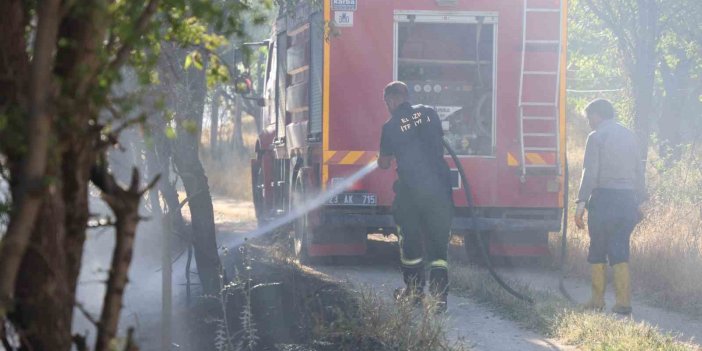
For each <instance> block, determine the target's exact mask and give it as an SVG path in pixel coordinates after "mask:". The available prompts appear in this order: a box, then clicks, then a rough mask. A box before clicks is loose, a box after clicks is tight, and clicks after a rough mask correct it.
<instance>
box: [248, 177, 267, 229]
mask: <svg viewBox="0 0 702 351" xmlns="http://www.w3.org/2000/svg"><path fill="white" fill-rule="evenodd" d="M251 175H252V177H251V178H252V179H251V194H252V195H253V203H254V211H255V212H256V220H257V221H258V225H259V226H261V225H263V224H264V223H265V218H266V205H265V198H264V194H265V190H264V189H265V186H266V185H265V183H264V176H263V167H261V165H260V164H258V165H257V166H255V167H254V168H253V169H252V170H251Z"/></svg>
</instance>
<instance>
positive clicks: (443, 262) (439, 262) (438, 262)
mask: <svg viewBox="0 0 702 351" xmlns="http://www.w3.org/2000/svg"><path fill="white" fill-rule="evenodd" d="M429 267H431V269H434V268H443V269H448V261H446V260H436V261H431V263H430V264H429Z"/></svg>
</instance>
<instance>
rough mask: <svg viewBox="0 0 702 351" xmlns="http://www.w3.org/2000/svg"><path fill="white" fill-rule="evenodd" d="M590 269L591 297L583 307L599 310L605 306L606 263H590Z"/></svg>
mask: <svg viewBox="0 0 702 351" xmlns="http://www.w3.org/2000/svg"><path fill="white" fill-rule="evenodd" d="M591 270H592V297H591V298H590V301H588V302H587V303H586V304H585V306H584V307H585V308H586V309H589V310H597V311H601V310H602V309H604V307H605V301H604V293H605V286H606V285H607V264H605V263H595V264H593V265H592V267H591Z"/></svg>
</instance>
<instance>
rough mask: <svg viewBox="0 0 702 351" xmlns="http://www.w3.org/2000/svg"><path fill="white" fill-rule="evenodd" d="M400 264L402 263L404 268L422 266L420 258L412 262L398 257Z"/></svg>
mask: <svg viewBox="0 0 702 351" xmlns="http://www.w3.org/2000/svg"><path fill="white" fill-rule="evenodd" d="M400 263H402V265H403V266H405V267H416V266H419V265H421V264H422V258H421V257H420V258H417V259H414V260H408V259H405V258H404V257H400Z"/></svg>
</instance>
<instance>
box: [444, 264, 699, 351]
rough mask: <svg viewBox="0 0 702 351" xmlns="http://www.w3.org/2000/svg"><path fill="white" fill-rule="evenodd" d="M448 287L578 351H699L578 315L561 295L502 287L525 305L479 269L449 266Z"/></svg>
mask: <svg viewBox="0 0 702 351" xmlns="http://www.w3.org/2000/svg"><path fill="white" fill-rule="evenodd" d="M452 267H453V268H452V270H451V286H452V290H453V291H454V292H455V293H457V294H459V295H467V296H469V297H471V298H473V299H475V300H477V301H480V302H482V303H486V304H488V305H490V306H492V307H493V308H494V309H495V310H496V311H497V312H499V313H500V314H501V315H503V316H505V317H507V318H509V319H511V320H514V321H517V322H519V323H520V324H521V325H523V326H525V327H526V328H529V329H532V330H534V331H537V332H539V333H541V334H543V335H546V336H548V337H552V338H555V339H558V340H559V341H561V342H563V343H565V344H567V345H574V346H577V347H578V349H581V350H588V351H589V350H592V351H600V350H622V351H624V350H627V351H628V350H646V351H648V350H671V351H677V350H692V351H694V350H699V348H697V347H696V346H695V345H690V344H685V343H681V342H678V341H676V340H675V338H674V336H673V335H671V334H668V333H661V332H660V331H659V330H657V329H656V328H655V327H653V326H650V325H648V324H646V323H637V322H635V321H633V320H630V319H626V318H616V317H614V316H613V315H607V314H603V313H591V312H587V311H582V310H581V309H580V308H579V307H578V306H574V305H572V304H570V303H568V301H566V300H564V299H563V298H562V297H560V296H557V295H554V294H553V293H550V292H543V291H538V290H533V289H530V288H529V287H528V286H527V285H525V284H520V283H517V282H513V281H508V282H507V283H508V284H509V285H510V286H512V287H513V288H515V289H516V290H517V291H518V292H520V293H522V294H525V295H528V296H530V297H532V298H533V299H534V302H535V303H534V304H533V305H531V304H528V303H526V302H523V301H520V300H517V299H515V298H514V297H512V296H511V295H509V294H508V293H507V292H506V291H505V290H503V289H502V288H501V287H500V286H499V285H498V284H497V283H496V282H495V281H494V280H493V279H492V278H491V277H490V275H489V274H488V273H487V272H486V271H485V270H482V269H475V268H474V267H471V266H465V265H461V264H458V263H456V262H453V263H452Z"/></svg>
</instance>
